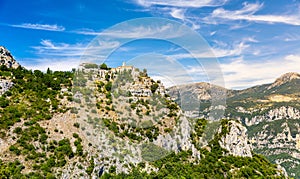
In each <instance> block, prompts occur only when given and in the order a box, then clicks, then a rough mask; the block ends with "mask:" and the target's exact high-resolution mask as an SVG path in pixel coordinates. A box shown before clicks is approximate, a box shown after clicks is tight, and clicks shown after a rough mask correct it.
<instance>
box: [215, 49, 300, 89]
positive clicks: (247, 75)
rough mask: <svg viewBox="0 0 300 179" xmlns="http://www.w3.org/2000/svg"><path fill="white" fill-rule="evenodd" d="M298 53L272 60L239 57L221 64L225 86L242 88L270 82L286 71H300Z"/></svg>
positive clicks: (299, 56)
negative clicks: (253, 59) (252, 59)
mask: <svg viewBox="0 0 300 179" xmlns="http://www.w3.org/2000/svg"><path fill="white" fill-rule="evenodd" d="M299 66H300V55H293V54H291V55H287V56H285V57H284V58H283V59H276V60H272V61H256V62H253V61H252V62H251V61H245V60H243V59H241V58H239V59H235V60H233V61H232V62H230V63H227V64H221V68H222V71H223V73H224V79H225V84H226V87H228V88H235V89H242V88H246V87H250V86H254V85H260V84H265V83H272V82H273V81H274V80H275V79H276V78H278V77H279V76H281V75H282V74H284V73H287V72H298V73H299V72H300V69H299Z"/></svg>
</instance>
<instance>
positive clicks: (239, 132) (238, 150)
mask: <svg viewBox="0 0 300 179" xmlns="http://www.w3.org/2000/svg"><path fill="white" fill-rule="evenodd" d="M223 127H224V126H223ZM228 128H229V132H228V133H227V134H225V135H223V136H222V137H221V140H220V141H219V144H220V146H221V147H222V148H224V149H226V150H227V151H228V152H229V154H231V155H233V156H240V157H252V153H251V150H252V146H251V145H250V144H249V142H248V135H247V129H246V128H245V127H244V126H243V125H242V124H240V123H238V122H235V121H229V122H228ZM221 131H222V128H220V129H219V131H218V133H221Z"/></svg>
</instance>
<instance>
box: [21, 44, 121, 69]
mask: <svg viewBox="0 0 300 179" xmlns="http://www.w3.org/2000/svg"><path fill="white" fill-rule="evenodd" d="M98 43H99V45H98V46H96V47H93V46H90V45H89V44H84V43H76V44H67V43H55V42H52V41H51V40H48V39H46V40H41V42H40V45H39V46H33V47H32V48H33V49H34V50H35V51H34V52H33V53H34V54H35V55H36V56H37V57H36V58H31V59H27V60H26V63H25V64H22V65H24V66H25V67H26V68H29V69H40V70H46V69H47V68H48V67H50V68H51V69H52V70H62V71H65V70H71V69H72V68H76V67H78V65H79V64H80V63H83V62H95V63H97V60H99V59H101V58H103V59H104V58H105V57H104V56H101V55H104V54H105V52H109V51H110V50H111V49H114V48H117V47H119V43H118V42H115V41H111V42H98Z"/></svg>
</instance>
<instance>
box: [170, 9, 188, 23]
mask: <svg viewBox="0 0 300 179" xmlns="http://www.w3.org/2000/svg"><path fill="white" fill-rule="evenodd" d="M184 13H185V11H184V10H183V9H176V8H172V10H171V12H170V15H171V16H172V17H174V18H176V19H180V20H185V15H184Z"/></svg>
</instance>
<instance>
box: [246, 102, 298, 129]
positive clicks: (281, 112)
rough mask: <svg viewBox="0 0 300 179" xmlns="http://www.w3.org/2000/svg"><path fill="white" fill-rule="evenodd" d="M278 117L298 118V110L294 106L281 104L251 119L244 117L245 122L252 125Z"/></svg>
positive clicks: (277, 118) (278, 118)
mask: <svg viewBox="0 0 300 179" xmlns="http://www.w3.org/2000/svg"><path fill="white" fill-rule="evenodd" d="M280 119H300V111H299V110H298V109H296V108H294V107H290V106H287V107H286V106H281V107H279V108H275V109H271V110H269V111H268V112H267V113H265V114H263V115H259V116H254V117H252V118H251V119H248V118H246V119H245V124H246V125H247V126H252V125H256V124H259V123H260V122H263V121H267V122H270V121H274V120H280Z"/></svg>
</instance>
